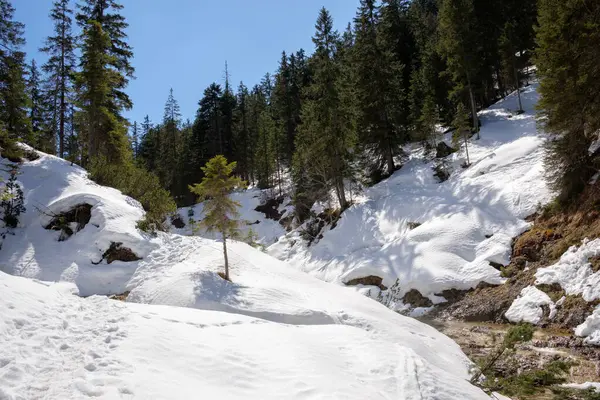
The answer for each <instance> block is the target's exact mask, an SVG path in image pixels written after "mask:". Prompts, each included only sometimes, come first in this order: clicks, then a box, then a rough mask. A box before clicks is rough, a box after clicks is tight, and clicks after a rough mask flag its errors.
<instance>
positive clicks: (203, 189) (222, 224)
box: [190, 155, 245, 280]
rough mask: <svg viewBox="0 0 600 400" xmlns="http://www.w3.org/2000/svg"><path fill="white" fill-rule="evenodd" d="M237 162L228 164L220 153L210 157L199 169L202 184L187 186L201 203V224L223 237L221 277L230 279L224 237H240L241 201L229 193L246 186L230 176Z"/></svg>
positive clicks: (238, 179)
mask: <svg viewBox="0 0 600 400" xmlns="http://www.w3.org/2000/svg"><path fill="white" fill-rule="evenodd" d="M235 168H236V163H235V162H232V163H228V162H227V159H226V158H225V157H223V156H222V155H218V156H215V157H213V158H211V159H210V160H209V161H208V162H207V163H206V166H204V167H203V168H202V172H203V173H204V178H202V182H201V183H197V184H195V185H193V186H190V191H191V192H192V193H194V194H196V195H197V196H198V200H199V201H202V202H203V214H204V218H203V219H202V221H201V226H203V227H204V228H206V230H207V231H208V232H218V233H219V234H220V235H221V239H222V240H223V258H224V260H225V274H224V276H223V278H224V279H226V280H230V278H229V259H228V257H227V239H229V238H236V237H239V230H240V225H241V221H240V220H239V217H240V214H239V212H238V208H239V207H240V204H239V203H238V202H237V201H235V200H232V199H231V197H230V196H229V195H230V194H231V192H233V190H234V189H236V188H240V187H242V186H244V185H245V182H243V181H242V180H241V179H240V178H238V177H234V176H231V174H232V173H233V171H234V170H235Z"/></svg>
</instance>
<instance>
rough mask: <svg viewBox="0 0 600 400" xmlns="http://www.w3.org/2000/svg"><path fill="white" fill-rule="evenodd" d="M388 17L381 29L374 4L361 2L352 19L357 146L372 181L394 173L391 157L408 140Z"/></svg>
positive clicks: (399, 71) (399, 70)
mask: <svg viewBox="0 0 600 400" xmlns="http://www.w3.org/2000/svg"><path fill="white" fill-rule="evenodd" d="M388 7H389V5H388ZM389 14H390V15H389V16H386V25H385V26H384V25H383V22H382V21H381V16H380V10H379V8H378V7H377V6H376V4H375V1H374V0H361V2H360V6H359V8H358V11H357V15H356V17H355V19H354V24H355V30H356V43H355V45H354V48H353V55H354V57H353V58H354V60H353V62H352V64H353V65H354V68H355V71H356V92H357V106H358V111H359V114H358V115H359V119H358V121H359V131H360V132H361V137H360V142H361V144H362V145H363V146H364V147H365V150H366V151H367V160H368V161H370V162H369V166H370V168H371V171H370V172H371V174H372V176H373V177H375V176H377V175H381V173H382V172H384V174H385V173H387V174H388V175H389V174H391V173H393V172H394V170H395V165H394V156H395V155H396V154H398V152H399V150H400V144H402V143H403V142H404V141H406V139H407V134H406V131H407V124H406V122H407V121H405V120H403V118H402V116H401V115H398V113H399V110H401V109H402V108H403V103H402V102H403V100H402V98H403V94H404V88H403V84H402V76H403V70H404V65H402V64H401V63H400V60H399V59H398V57H397V55H396V54H395V53H394V51H393V49H391V48H390V46H391V45H393V43H390V40H387V38H388V37H390V34H391V31H390V29H391V28H390V27H389V26H388V25H391V24H392V21H387V19H388V18H389V19H391V18H392V16H391V12H390V13H389ZM384 27H385V29H384ZM373 160H374V161H375V163H373Z"/></svg>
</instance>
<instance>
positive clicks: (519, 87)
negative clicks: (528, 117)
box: [512, 56, 523, 114]
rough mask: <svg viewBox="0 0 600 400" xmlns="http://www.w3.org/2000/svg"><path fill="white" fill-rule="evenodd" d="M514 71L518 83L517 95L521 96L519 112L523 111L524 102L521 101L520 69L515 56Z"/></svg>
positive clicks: (513, 61) (513, 60) (513, 58)
mask: <svg viewBox="0 0 600 400" xmlns="http://www.w3.org/2000/svg"><path fill="white" fill-rule="evenodd" d="M512 65H513V72H514V74H515V84H516V85H517V97H518V98H519V110H518V111H517V112H518V113H519V114H522V113H523V104H522V103H521V83H520V82H519V71H518V70H517V63H516V61H515V57H514V56H513V57H512Z"/></svg>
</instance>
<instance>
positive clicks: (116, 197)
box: [0, 153, 156, 296]
mask: <svg viewBox="0 0 600 400" xmlns="http://www.w3.org/2000/svg"><path fill="white" fill-rule="evenodd" d="M39 155H40V158H39V159H37V160H35V161H29V162H25V163H23V164H22V165H21V166H20V168H19V174H18V178H17V179H18V182H19V183H20V184H21V186H22V188H23V193H24V199H25V206H26V208H27V211H26V212H25V213H23V214H22V215H21V216H20V221H19V222H20V223H19V227H18V228H16V229H14V230H13V231H12V234H8V235H6V239H5V240H4V242H3V245H2V247H3V248H2V251H0V270H1V271H4V272H7V273H9V274H13V275H20V276H25V277H29V278H36V279H40V280H44V281H70V282H75V283H76V284H77V286H78V287H79V290H80V291H81V294H82V295H84V296H87V295H91V294H112V293H122V292H123V291H124V285H125V283H126V282H127V281H128V280H129V278H130V277H131V275H132V274H133V272H134V271H135V269H136V268H137V267H138V264H139V262H130V263H123V262H120V261H115V262H113V263H111V264H110V265H106V263H105V262H104V263H103V264H102V265H93V264H92V261H94V262H98V261H100V259H101V258H102V254H103V253H104V252H105V251H106V250H107V249H108V248H109V246H110V244H111V242H121V243H123V246H125V247H129V248H131V249H132V250H133V252H135V253H136V254H137V255H138V256H140V257H146V256H147V255H148V254H149V253H150V252H151V251H152V250H153V249H155V248H156V244H154V243H152V241H150V240H149V238H148V237H146V235H144V234H143V233H142V232H140V231H138V230H137V229H136V222H137V221H138V220H140V219H141V218H142V217H143V215H144V211H143V209H142V207H141V205H140V204H139V203H138V202H137V201H135V200H133V199H132V198H130V197H127V196H124V195H123V194H122V193H121V192H119V191H118V190H115V189H112V188H107V187H104V186H100V185H97V184H96V183H94V182H92V181H91V180H89V179H88V178H87V172H86V171H85V170H84V169H82V168H80V167H78V166H77V165H72V164H71V163H70V162H68V161H65V160H63V159H60V158H58V157H54V156H51V155H47V154H44V153H39ZM0 162H1V164H2V170H6V169H8V168H9V165H10V164H11V163H10V162H9V161H8V160H5V159H1V161H0ZM3 177H4V180H5V181H6V180H7V179H8V175H7V174H6V173H4V174H3ZM83 203H86V204H89V205H91V206H92V209H91V219H90V221H89V223H88V224H87V225H86V226H85V228H83V230H81V231H79V232H77V233H75V234H74V235H73V236H71V237H70V238H69V239H68V240H66V241H62V242H59V241H58V238H59V235H60V234H59V232H57V231H50V230H46V229H44V227H45V226H46V225H47V224H48V223H49V222H50V220H51V219H52V218H51V217H50V215H52V214H57V213H60V212H64V211H68V210H69V209H71V208H72V207H73V206H76V205H79V204H83ZM13 234H14V235H13Z"/></svg>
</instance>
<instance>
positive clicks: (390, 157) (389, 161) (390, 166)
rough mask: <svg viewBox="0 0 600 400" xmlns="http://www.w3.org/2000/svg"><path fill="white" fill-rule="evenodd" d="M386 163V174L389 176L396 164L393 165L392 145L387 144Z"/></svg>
mask: <svg viewBox="0 0 600 400" xmlns="http://www.w3.org/2000/svg"><path fill="white" fill-rule="evenodd" d="M385 158H386V163H387V168H388V174H389V175H390V176H391V175H392V174H393V173H394V169H395V168H396V166H395V165H394V154H393V152H392V146H391V145H388V146H387V149H386V155H385Z"/></svg>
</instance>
